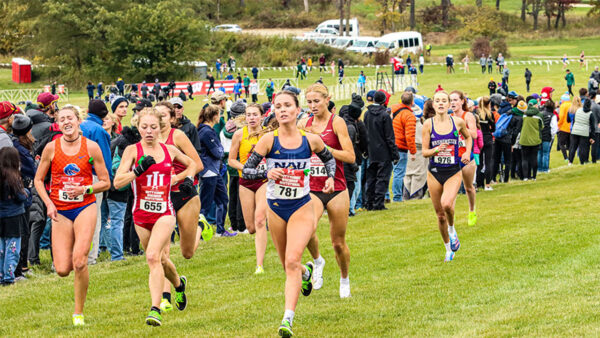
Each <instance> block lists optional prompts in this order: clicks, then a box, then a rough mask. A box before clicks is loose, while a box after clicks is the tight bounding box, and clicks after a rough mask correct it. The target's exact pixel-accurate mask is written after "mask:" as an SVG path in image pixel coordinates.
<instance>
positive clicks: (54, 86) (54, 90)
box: [50, 81, 56, 95]
mask: <svg viewBox="0 0 600 338" xmlns="http://www.w3.org/2000/svg"><path fill="white" fill-rule="evenodd" d="M50 93H52V95H56V81H52V85H50Z"/></svg>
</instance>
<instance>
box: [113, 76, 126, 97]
mask: <svg viewBox="0 0 600 338" xmlns="http://www.w3.org/2000/svg"><path fill="white" fill-rule="evenodd" d="M115 85H116V86H117V89H118V90H119V95H120V96H125V81H123V79H122V78H118V79H117V82H115Z"/></svg>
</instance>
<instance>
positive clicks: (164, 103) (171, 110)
mask: <svg viewBox="0 0 600 338" xmlns="http://www.w3.org/2000/svg"><path fill="white" fill-rule="evenodd" d="M158 107H167V108H168V109H169V115H171V118H174V117H175V116H176V115H175V106H173V104H172V103H171V102H169V101H161V102H159V103H157V104H156V105H155V106H154V108H158Z"/></svg>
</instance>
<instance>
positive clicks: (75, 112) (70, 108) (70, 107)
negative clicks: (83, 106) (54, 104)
mask: <svg viewBox="0 0 600 338" xmlns="http://www.w3.org/2000/svg"><path fill="white" fill-rule="evenodd" d="M64 110H68V111H70V112H72V113H73V114H74V115H75V117H77V119H78V120H79V121H81V120H82V119H81V113H80V112H79V110H77V108H75V107H74V106H65V107H62V108H60V109H59V110H58V111H57V112H56V117H57V120H58V115H59V114H60V112H62V111H64Z"/></svg>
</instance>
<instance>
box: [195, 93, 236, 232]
mask: <svg viewBox="0 0 600 338" xmlns="http://www.w3.org/2000/svg"><path fill="white" fill-rule="evenodd" d="M220 112H221V108H220V107H219V106H217V105H213V104H211V105H206V106H205V107H204V108H203V109H202V111H201V112H200V115H199V116H198V126H197V127H198V138H199V139H200V144H201V145H202V151H201V152H200V159H201V160H202V163H203V164H204V170H202V171H201V172H200V173H199V175H200V184H201V186H200V204H201V209H200V213H201V214H202V215H207V214H208V213H209V211H210V208H211V206H212V204H213V203H216V205H217V212H219V210H220V211H221V212H226V211H227V205H228V204H229V198H228V197H227V187H226V186H225V182H224V181H223V177H222V176H221V174H220V172H221V166H222V165H223V162H222V161H221V159H222V158H223V155H224V154H225V151H224V149H223V145H221V141H220V139H219V137H218V136H217V133H216V132H215V130H214V129H213V127H214V125H215V124H217V123H218V122H219V119H220ZM219 206H220V208H219ZM215 218H216V223H217V224H216V225H217V234H218V235H220V236H221V237H232V236H235V235H237V233H230V232H228V231H226V230H225V215H224V214H222V215H216V217H215Z"/></svg>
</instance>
